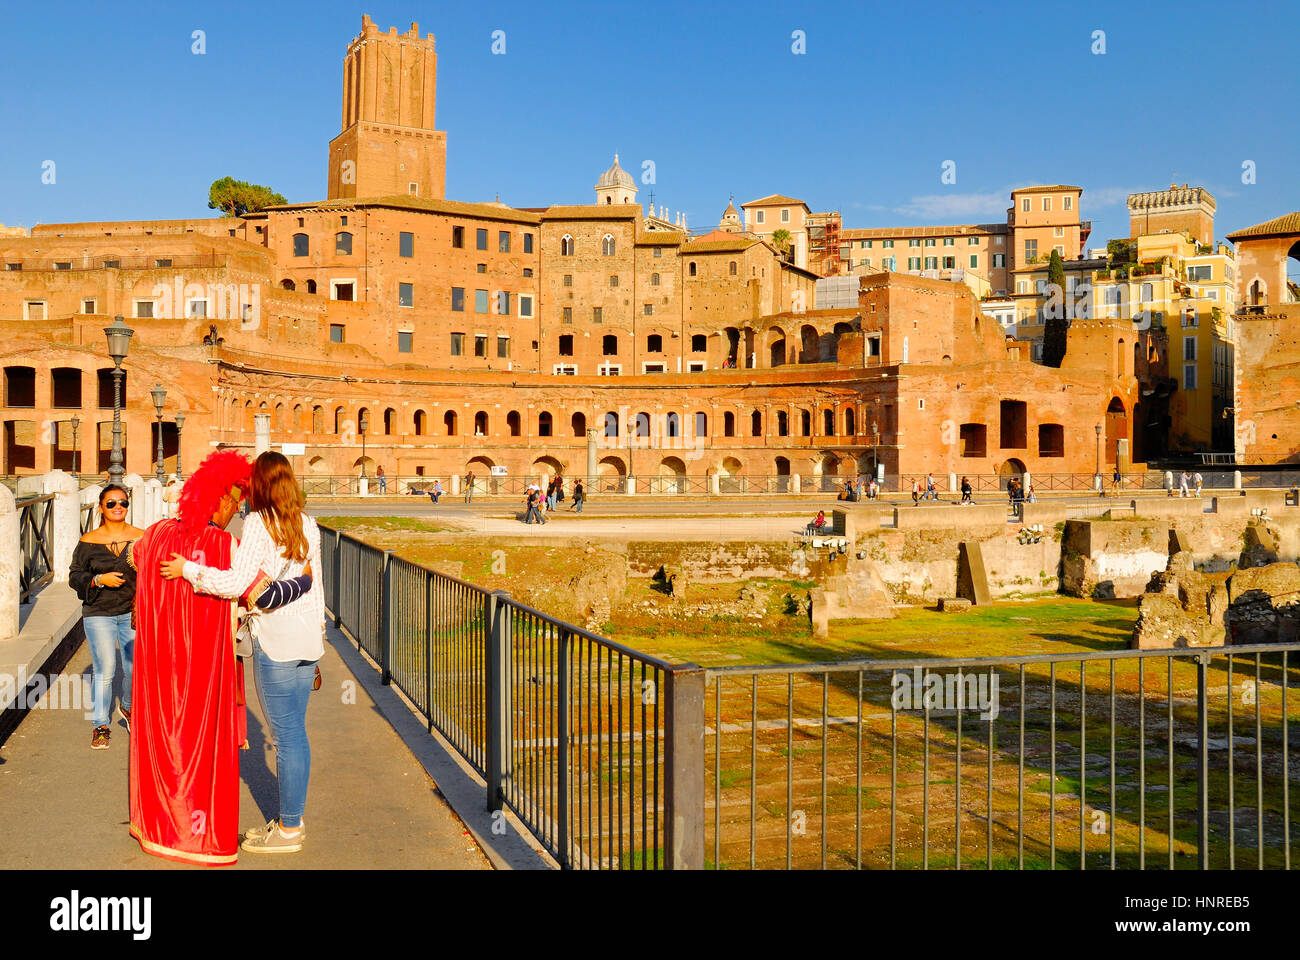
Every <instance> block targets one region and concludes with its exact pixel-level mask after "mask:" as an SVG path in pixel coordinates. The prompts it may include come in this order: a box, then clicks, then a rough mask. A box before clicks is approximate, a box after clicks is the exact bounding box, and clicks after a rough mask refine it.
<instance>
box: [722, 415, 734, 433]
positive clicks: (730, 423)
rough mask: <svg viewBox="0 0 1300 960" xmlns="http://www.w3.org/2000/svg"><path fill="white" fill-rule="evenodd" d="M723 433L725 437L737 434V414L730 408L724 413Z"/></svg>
mask: <svg viewBox="0 0 1300 960" xmlns="http://www.w3.org/2000/svg"><path fill="white" fill-rule="evenodd" d="M722 435H723V436H724V437H734V436H735V435H736V415H735V414H734V413H732V412H731V411H730V410H728V411H727V412H726V413H724V414H723V415H722Z"/></svg>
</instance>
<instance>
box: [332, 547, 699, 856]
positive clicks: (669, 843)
mask: <svg viewBox="0 0 1300 960" xmlns="http://www.w3.org/2000/svg"><path fill="white" fill-rule="evenodd" d="M321 533H322V558H321V559H322V563H323V564H324V566H325V589H326V604H327V606H328V607H329V609H330V610H331V611H332V612H333V613H334V616H335V620H336V623H337V624H338V625H339V626H340V627H341V628H342V629H344V630H345V631H346V632H347V633H348V634H349V635H350V636H351V637H352V638H353V639H354V640H355V641H356V643H357V645H358V647H359V648H360V649H362V650H364V651H365V652H366V654H367V655H369V657H370V658H371V659H372V660H374V662H375V663H376V664H378V666H379V669H380V672H381V676H382V680H383V682H384V683H393V684H395V685H396V686H397V687H398V689H400V690H401V691H402V693H403V694H405V695H406V697H407V698H408V699H409V700H410V702H411V703H412V704H413V705H414V707H415V708H416V709H417V710H418V711H419V712H420V713H421V714H422V715H423V716H424V717H425V718H426V720H427V721H428V724H429V729H430V731H432V730H434V729H436V730H437V731H438V732H439V734H441V735H442V736H443V737H444V738H445V739H446V740H447V741H448V742H449V743H451V745H452V746H453V747H455V749H456V750H457V751H458V752H459V753H460V754H461V756H463V757H464V758H465V760H466V761H467V762H468V763H469V764H470V765H471V766H472V767H473V768H474V769H475V770H477V771H478V772H479V773H480V774H481V775H482V776H483V777H484V779H485V781H486V786H487V791H486V792H487V803H488V808H489V809H492V810H497V809H500V807H501V805H502V804H504V805H507V806H509V807H510V809H511V810H513V811H514V813H515V814H516V815H517V816H518V817H519V818H520V820H521V821H522V822H523V823H524V824H525V825H526V827H527V828H528V830H529V831H530V832H531V833H532V834H533V835H534V836H535V837H536V838H537V839H538V841H540V842H541V844H542V845H543V846H544V847H545V848H546V850H547V851H548V852H549V853H550V854H551V855H552V856H554V857H555V859H556V860H557V861H558V862H559V863H560V865H561V866H564V867H572V868H583V869H667V868H674V867H683V866H693V865H697V863H696V862H695V861H696V860H697V859H698V858H697V857H693V856H692V853H691V852H692V851H696V850H699V849H702V847H701V843H702V836H700V835H698V830H699V829H700V828H701V827H702V823H701V822H700V820H699V818H698V817H694V818H681V819H687V820H689V822H688V823H687V824H686V825H685V826H684V827H683V826H681V825H675V824H674V818H673V811H674V810H675V809H679V808H682V807H683V803H685V800H684V798H686V797H695V798H696V801H698V799H699V797H700V796H702V792H701V791H702V774H703V765H702V763H700V762H699V760H700V758H701V756H702V754H701V753H700V750H701V748H702V747H701V743H700V740H699V736H698V733H699V731H698V728H694V729H692V730H691V732H692V733H693V734H694V735H695V742H694V743H683V742H681V741H680V739H678V738H675V737H674V726H673V722H672V720H673V715H674V711H675V710H677V711H679V712H680V711H681V710H682V709H689V704H691V703H695V704H698V705H702V703H703V674H702V673H701V672H700V671H699V670H698V668H695V669H691V668H682V667H674V666H673V665H671V664H668V663H666V662H664V661H662V660H658V659H656V658H654V657H650V656H647V655H645V654H642V653H639V652H637V651H635V650H630V649H628V648H626V647H623V646H621V645H620V644H617V643H614V642H612V641H610V640H607V639H605V638H603V637H600V636H597V635H595V634H593V633H590V632H589V631H586V630H583V629H581V628H579V627H575V626H573V625H572V624H567V623H564V622H562V621H559V620H556V619H555V618H553V617H550V616H547V615H546V614H544V613H542V612H540V611H538V610H534V609H533V608H531V607H528V606H525V605H523V604H520V603H517V602H515V601H513V600H511V599H510V598H509V596H507V595H506V594H504V593H502V592H500V591H498V592H488V591H486V590H483V589H482V588H480V587H476V586H474V585H473V584H470V583H466V582H465V581H463V580H459V579H457V578H455V577H450V576H447V575H445V574H441V573H438V572H436V571H434V570H430V569H429V568H427V567H424V566H422V565H420V564H417V563H413V562H411V561H410V560H407V559H404V558H402V557H398V556H395V555H393V554H392V553H391V552H389V551H382V550H379V549H377V548H375V547H373V546H370V545H369V544H366V543H363V542H361V541H359V540H357V539H355V538H354V537H350V536H348V535H347V534H343V533H339V532H338V531H335V530H331V529H329V528H327V527H324V526H322V528H321ZM683 705H687V706H683ZM677 729H679V730H682V729H687V728H685V727H680V726H679V727H678V728H677ZM692 758H694V759H692ZM696 805H698V803H696ZM685 806H687V807H689V806H691V804H690V803H685ZM692 830H694V831H697V833H695V834H691V833H690V831H692Z"/></svg>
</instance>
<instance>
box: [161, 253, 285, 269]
mask: <svg viewBox="0 0 1300 960" xmlns="http://www.w3.org/2000/svg"><path fill="white" fill-rule="evenodd" d="M303 256H306V254H303ZM153 265H154V266H155V267H170V266H171V265H172V260H171V257H160V258H159V259H157V260H155V261H154V262H153Z"/></svg>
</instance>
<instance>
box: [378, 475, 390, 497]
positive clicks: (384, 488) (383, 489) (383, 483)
mask: <svg viewBox="0 0 1300 960" xmlns="http://www.w3.org/2000/svg"><path fill="white" fill-rule="evenodd" d="M379 492H380V493H387V492H388V478H387V477H380V478H379Z"/></svg>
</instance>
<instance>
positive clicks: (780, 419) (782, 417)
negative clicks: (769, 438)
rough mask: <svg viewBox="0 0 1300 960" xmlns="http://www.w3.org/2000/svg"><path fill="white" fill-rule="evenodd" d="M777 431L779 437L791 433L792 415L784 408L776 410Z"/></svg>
mask: <svg viewBox="0 0 1300 960" xmlns="http://www.w3.org/2000/svg"><path fill="white" fill-rule="evenodd" d="M776 433H777V436H779V437H788V436H789V435H790V415H789V414H788V413H786V412H785V411H784V410H778V411H777V412H776Z"/></svg>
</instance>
